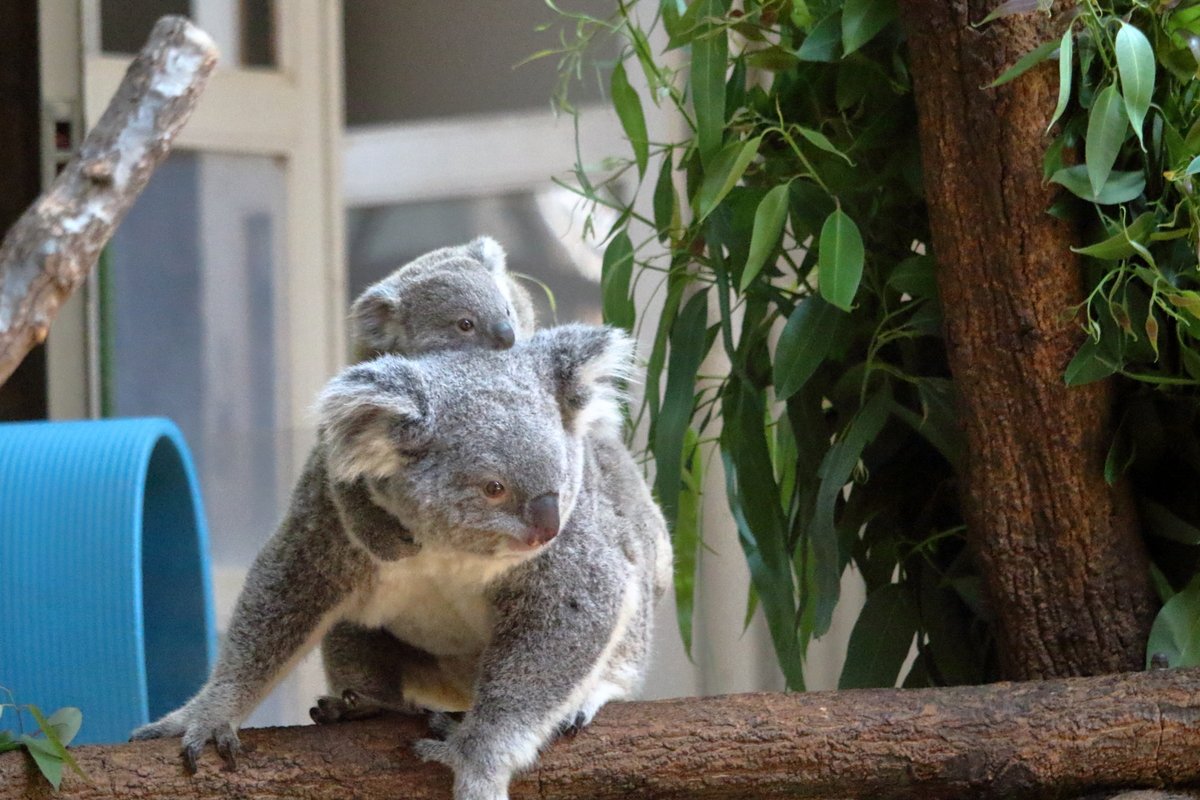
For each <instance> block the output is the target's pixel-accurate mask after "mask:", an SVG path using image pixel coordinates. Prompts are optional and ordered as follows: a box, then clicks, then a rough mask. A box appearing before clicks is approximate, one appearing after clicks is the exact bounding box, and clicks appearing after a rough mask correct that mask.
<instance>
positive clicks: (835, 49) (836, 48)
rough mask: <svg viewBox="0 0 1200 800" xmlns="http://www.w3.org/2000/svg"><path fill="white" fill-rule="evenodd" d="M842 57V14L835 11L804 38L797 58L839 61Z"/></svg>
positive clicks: (802, 59) (797, 52)
mask: <svg viewBox="0 0 1200 800" xmlns="http://www.w3.org/2000/svg"><path fill="white" fill-rule="evenodd" d="M841 56H842V12H841V11H840V10H839V11H835V12H833V13H832V14H830V15H829V16H828V17H825V19H823V20H821V21H820V22H818V23H817V24H816V25H815V26H813V29H812V30H811V31H809V33H808V35H807V36H805V37H804V42H803V43H801V45H800V49H799V50H797V51H796V58H798V59H800V60H801V61H824V62H832V61H837V60H838V59H839V58H841Z"/></svg>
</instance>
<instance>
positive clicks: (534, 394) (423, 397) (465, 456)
mask: <svg viewBox="0 0 1200 800" xmlns="http://www.w3.org/2000/svg"><path fill="white" fill-rule="evenodd" d="M632 351H633V347H632V342H631V340H630V339H629V338H628V337H627V336H626V335H625V334H623V333H621V332H620V331H617V330H614V329H611V328H602V327H593V326H584V325H568V326H563V327H560V328H553V329H549V330H544V331H540V332H538V333H536V334H534V335H533V337H532V338H530V339H527V340H524V341H522V342H519V343H518V344H517V345H516V346H515V347H513V348H512V349H511V350H509V351H507V352H496V351H487V350H461V351H450V352H439V353H434V354H430V355H427V356H425V357H423V358H416V359H412V358H404V357H400V356H390V355H389V356H382V357H380V358H377V359H375V360H373V361H369V362H365V363H363V364H358V365H356V366H353V367H351V368H350V369H348V370H346V371H345V372H343V373H342V374H341V375H340V376H338V377H337V378H335V379H334V380H333V381H332V382H331V383H330V384H329V386H328V387H327V388H326V389H325V391H324V393H323V394H322V396H321V399H320V401H319V413H320V420H321V421H320V425H321V442H322V446H323V447H324V450H325V458H326V464H327V468H328V471H329V475H330V478H331V479H332V480H335V481H346V482H349V481H354V480H357V479H359V478H365V479H366V480H367V482H368V484H369V485H370V486H371V488H372V491H373V494H374V496H375V497H376V498H377V500H378V501H379V502H380V503H381V505H384V506H385V508H386V509H387V510H388V511H390V512H391V513H393V514H395V515H396V517H397V518H399V520H400V521H401V522H402V523H403V524H404V526H405V527H406V528H407V529H408V530H409V531H410V532H411V534H412V536H413V538H414V539H415V540H416V541H417V542H418V543H419V544H421V545H422V546H423V547H427V548H441V549H454V550H459V551H466V552H471V553H477V554H481V555H495V556H501V557H516V558H519V557H526V556H528V555H530V554H532V553H534V552H536V551H537V550H538V549H539V548H540V547H542V546H543V545H545V544H547V543H548V542H550V541H551V540H552V539H553V538H554V537H555V536H556V535H557V534H558V532H559V531H560V530H561V529H562V527H563V525H565V524H566V522H567V519H568V517H569V516H570V514H571V511H572V509H573V508H574V506H575V501H576V499H577V498H578V496H579V490H580V484H581V481H582V474H583V439H584V437H585V436H586V435H587V434H588V433H589V432H591V431H592V430H594V429H595V428H596V427H597V426H601V425H611V424H614V423H617V424H619V421H620V416H621V414H620V402H621V397H620V386H621V385H622V382H623V381H624V380H625V379H626V378H627V377H628V376H629V373H630V370H631V362H632Z"/></svg>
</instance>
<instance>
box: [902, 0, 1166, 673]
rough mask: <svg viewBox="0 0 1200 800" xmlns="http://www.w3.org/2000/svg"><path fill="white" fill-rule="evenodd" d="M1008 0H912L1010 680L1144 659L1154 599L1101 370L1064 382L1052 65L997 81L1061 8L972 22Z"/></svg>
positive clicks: (980, 550)
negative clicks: (1116, 470) (1121, 476)
mask: <svg viewBox="0 0 1200 800" xmlns="http://www.w3.org/2000/svg"><path fill="white" fill-rule="evenodd" d="M997 4H998V2H997V0H969V2H967V1H964V0H953V1H952V2H947V0H901V2H900V14H901V19H902V21H903V23H904V25H905V28H906V29H907V32H908V41H909V50H910V54H911V65H912V73H913V81H914V84H915V90H916V99H917V109H918V114H919V119H920V135H921V148H922V156H923V162H924V170H925V193H926V198H927V200H928V203H929V215H930V223H931V228H932V233H933V247H934V251H935V254H936V256H937V261H938V286H939V290H940V293H941V298H942V308H943V311H944V316H945V332H946V347H947V351H948V355H949V361H950V368H951V371H952V372H953V375H954V378H955V381H956V382H957V384H958V387H959V393H960V396H961V398H962V400H961V405H960V410H961V415H962V420H963V427H964V429H965V434H966V440H967V448H968V465H967V472H966V475H965V476H963V477H964V478H965V480H964V481H963V506H964V511H965V515H966V520H967V524H968V528H969V531H970V533H969V536H970V537H971V544H972V546H973V548H974V550H975V552H976V554H977V557H978V561H979V566H980V569H981V571H982V573H983V579H984V584H985V589H986V594H987V597H988V599H989V601H990V603H991V606H992V608H993V610H994V612H995V617H996V635H997V640H998V644H999V650H1000V659H1001V665H1002V668H1003V669H1004V671H1005V674H1006V675H1007V676H1009V677H1013V678H1045V677H1052V676H1066V675H1091V674H1098V673H1104V672H1113V671H1117V670H1122V669H1138V668H1140V666H1141V665H1142V663H1143V661H1142V659H1143V648H1144V646H1145V642H1146V638H1147V636H1148V634H1149V630H1150V624H1151V622H1152V620H1153V616H1154V611H1155V606H1156V602H1155V598H1154V595H1153V592H1152V590H1151V586H1150V581H1149V573H1148V570H1147V560H1146V555H1145V550H1144V547H1143V545H1142V542H1141V539H1140V536H1139V530H1138V524H1137V519H1136V516H1135V512H1134V509H1133V505H1132V503H1131V500H1130V496H1129V492H1128V489H1127V487H1125V486H1118V487H1117V488H1115V489H1114V488H1110V487H1109V486H1107V485H1106V484H1105V482H1104V478H1103V464H1104V458H1105V454H1106V451H1107V447H1108V444H1109V441H1110V433H1111V425H1110V416H1111V399H1112V394H1111V390H1110V389H1111V387H1110V385H1109V384H1108V382H1099V383H1094V384H1089V385H1086V386H1082V387H1078V388H1067V387H1066V385H1065V384H1064V382H1063V371H1064V369H1065V367H1066V365H1067V363H1068V362H1069V361H1070V359H1071V357H1072V356H1073V355H1074V353H1075V351H1076V349H1077V348H1078V346H1079V344H1080V343H1081V342H1082V340H1083V334H1082V332H1081V331H1080V329H1079V327H1078V326H1077V325H1076V324H1075V323H1074V322H1072V321H1069V320H1067V319H1064V317H1065V315H1066V312H1067V311H1068V309H1069V308H1070V307H1071V306H1073V305H1076V304H1078V303H1079V302H1080V301H1081V300H1082V299H1083V296H1084V295H1083V283H1082V276H1083V272H1082V269H1081V264H1080V262H1079V259H1078V257H1076V256H1075V255H1073V254H1072V253H1071V251H1070V250H1069V249H1068V248H1069V247H1070V246H1071V245H1072V244H1074V243H1075V242H1074V239H1073V232H1072V230H1071V228H1070V227H1069V226H1068V225H1066V224H1065V223H1063V222H1061V221H1058V220H1056V219H1054V218H1053V217H1051V216H1049V215H1048V214H1047V213H1046V209H1047V208H1048V207H1049V206H1050V204H1051V202H1052V200H1053V197H1054V194H1055V192H1056V187H1053V186H1047V185H1044V184H1043V182H1042V154H1043V152H1044V150H1045V145H1046V144H1048V142H1049V139H1048V138H1047V137H1046V132H1045V131H1046V124H1047V122H1048V121H1049V117H1050V114H1051V112H1052V110H1053V108H1054V105H1055V100H1056V97H1057V91H1058V88H1057V74H1058V73H1057V70H1056V68H1055V67H1054V65H1053V63H1050V64H1043V65H1041V66H1040V67H1038V68H1035V69H1034V70H1032V71H1030V72H1028V73H1026V74H1025V75H1023V76H1021V77H1020V78H1018V79H1017V80H1015V81H1013V82H1011V83H1008V84H1006V85H1004V86H1002V87H1000V88H997V89H987V88H981V87H984V86H986V85H987V84H988V83H990V82H991V81H993V80H995V78H996V77H997V76H998V75H999V74H1000V73H1001V72H1002V71H1003V69H1004V68H1006V67H1008V66H1010V65H1011V64H1013V63H1014V62H1015V61H1016V60H1017V59H1018V58H1019V57H1020V56H1022V55H1024V54H1025V53H1027V52H1028V51H1030V50H1032V49H1033V48H1034V47H1035V46H1036V45H1038V44H1040V43H1041V42H1043V41H1046V40H1048V39H1050V38H1051V37H1052V36H1057V35H1061V30H1059V31H1058V33H1055V32H1054V31H1053V30H1052V29H1051V28H1052V26H1054V25H1060V24H1061V19H1062V17H1061V16H1056V17H1054V18H1051V19H1049V20H1048V19H1047V17H1046V16H1045V15H1042V14H1024V15H1020V16H1016V17H1010V18H1007V19H1004V20H1001V21H999V22H996V23H992V24H989V25H986V26H983V27H981V28H978V29H976V28H972V27H971V25H970V22H971V21H978V20H980V19H983V17H984V16H986V14H987V13H988V12H989V11H990V10H991V9H992V8H993V7H994V6H995V5H997Z"/></svg>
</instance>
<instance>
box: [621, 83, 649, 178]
mask: <svg viewBox="0 0 1200 800" xmlns="http://www.w3.org/2000/svg"><path fill="white" fill-rule="evenodd" d="M612 102H613V106H614V107H615V108H616V110H617V117H618V118H619V119H620V120H621V127H622V128H624V129H625V136H626V137H627V138H628V139H629V144H630V145H632V147H633V157H634V160H635V161H636V162H637V168H638V177H641V176H643V175H645V174H646V162H647V161H649V159H650V139H649V138H648V137H647V136H646V117H645V114H644V113H643V112H642V101H641V99H640V98H639V97H638V93H637V91H635V90H634V88H633V87H632V86H630V85H629V78H628V77H627V76H626V75H625V65H624V64H622V63H620V62H618V63H617V66H616V67H615V68H614V69H613V73H612Z"/></svg>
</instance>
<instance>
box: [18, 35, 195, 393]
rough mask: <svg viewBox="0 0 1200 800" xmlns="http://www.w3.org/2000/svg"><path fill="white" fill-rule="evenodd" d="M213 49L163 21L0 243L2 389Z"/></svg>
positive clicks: (176, 126)
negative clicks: (75, 148) (72, 151)
mask: <svg viewBox="0 0 1200 800" xmlns="http://www.w3.org/2000/svg"><path fill="white" fill-rule="evenodd" d="M216 63H217V48H216V45H214V44H213V41H212V39H210V38H209V36H208V34H206V33H204V32H203V31H201V30H200V29H199V28H196V27H195V26H193V25H192V24H191V23H190V22H188V21H187V20H186V19H184V18H182V17H164V18H163V19H161V20H159V21H158V24H157V25H155V26H154V30H153V31H152V32H151V34H150V39H149V40H148V41H147V42H146V46H145V47H144V48H143V49H142V52H141V53H139V54H138V56H137V58H136V59H134V61H133V64H131V65H130V67H129V71H128V72H127V73H126V74H125V79H124V80H123V81H122V82H121V85H120V87H119V88H118V89H117V93H116V95H114V96H113V99H112V101H111V102H110V103H109V105H108V108H107V109H106V110H105V112H104V115H103V116H102V117H101V118H100V121H99V122H97V123H96V127H95V128H93V129H92V130H91V131H90V132H89V133H88V135H87V137H86V138H85V139H84V141H83V144H82V146H81V147H80V150H79V153H78V154H77V155H76V156H75V158H74V159H72V160H71V162H70V163H69V164H67V166H66V167H65V168H64V169H63V171H62V173H61V174H60V175H59V176H58V178H57V179H56V180H55V181H54V183H53V185H51V187H50V189H49V190H48V191H47V192H46V193H45V194H43V195H42V196H41V197H40V198H38V200H37V202H35V203H34V204H33V205H32V206H31V207H30V208H29V210H28V211H26V212H25V214H24V215H22V217H21V218H20V219H19V220H17V223H16V224H15V225H14V226H13V227H12V228H11V229H10V230H9V232H8V234H7V235H6V236H5V237H4V242H3V244H0V384H3V383H4V381H6V380H7V379H8V376H9V375H11V374H12V372H13V370H15V369H16V368H17V365H18V364H20V363H21V359H23V358H24V357H25V355H26V353H28V352H29V351H30V350H31V349H32V348H33V346H34V345H36V344H38V343H40V342H42V341H43V340H44V339H45V338H46V334H47V333H48V332H49V330H50V323H51V322H52V321H53V320H54V317H55V315H56V314H57V313H58V309H59V307H60V306H61V305H62V304H63V302H64V301H65V300H66V299H67V298H68V297H69V296H70V295H71V293H72V292H74V291H75V290H76V289H78V288H79V287H80V286H81V285H82V284H83V282H84V280H85V279H86V278H87V274H88V272H90V271H91V269H92V266H93V265H94V264H95V263H96V260H97V259H98V258H99V257H100V251H101V249H103V247H104V245H105V244H106V243H107V242H108V240H109V238H111V237H112V234H113V231H114V230H116V227H117V225H118V224H119V223H120V222H121V219H122V218H123V217H124V216H125V213H126V212H127V211H128V210H129V208H130V206H132V205H133V202H134V200H136V199H137V196H138V195H139V194H140V193H141V191H142V189H143V188H144V187H145V186H146V183H147V181H149V180H150V174H151V173H152V172H154V170H155V168H156V167H157V166H158V165H159V164H160V163H161V162H162V160H163V159H164V158H166V155H167V153H168V151H170V149H171V142H172V141H174V139H175V135H176V134H177V133H179V130H180V128H182V127H183V124H184V123H185V122H186V121H187V119H188V116H189V115H190V114H191V112H192V109H193V108H194V107H195V105H196V101H197V99H198V98H199V96H200V92H201V91H202V90H203V88H204V84H205V82H206V81H207V80H208V76H209V75H210V74H211V73H212V71H213V68H214V67H215V66H216Z"/></svg>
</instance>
